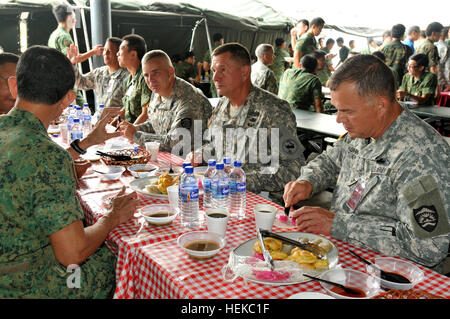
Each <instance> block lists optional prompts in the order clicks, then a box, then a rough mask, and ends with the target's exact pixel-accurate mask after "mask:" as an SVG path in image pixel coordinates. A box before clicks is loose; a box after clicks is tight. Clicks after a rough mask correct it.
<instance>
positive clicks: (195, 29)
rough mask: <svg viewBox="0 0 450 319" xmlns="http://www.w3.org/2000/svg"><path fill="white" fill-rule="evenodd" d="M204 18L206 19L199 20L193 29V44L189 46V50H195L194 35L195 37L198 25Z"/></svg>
mask: <svg viewBox="0 0 450 319" xmlns="http://www.w3.org/2000/svg"><path fill="white" fill-rule="evenodd" d="M203 20H205V18H203V19H201V20H198V21H197V22H196V23H195V26H194V28H193V29H192V36H191V45H190V46H189V51H193V50H194V37H195V32H196V31H197V28H198V26H199V25H200V24H201V23H202V22H203Z"/></svg>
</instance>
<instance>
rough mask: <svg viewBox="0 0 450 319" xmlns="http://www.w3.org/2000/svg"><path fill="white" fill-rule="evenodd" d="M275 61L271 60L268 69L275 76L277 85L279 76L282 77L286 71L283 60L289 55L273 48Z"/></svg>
mask: <svg viewBox="0 0 450 319" xmlns="http://www.w3.org/2000/svg"><path fill="white" fill-rule="evenodd" d="M273 53H274V55H275V59H274V60H273V64H272V65H269V69H271V70H272V71H273V73H274V74H275V79H276V80H277V84H278V83H280V79H281V76H282V75H283V72H284V70H286V69H287V67H286V65H287V64H288V62H286V60H285V59H284V58H289V57H290V55H289V53H288V52H287V51H286V50H283V49H281V48H275V50H274V52H273Z"/></svg>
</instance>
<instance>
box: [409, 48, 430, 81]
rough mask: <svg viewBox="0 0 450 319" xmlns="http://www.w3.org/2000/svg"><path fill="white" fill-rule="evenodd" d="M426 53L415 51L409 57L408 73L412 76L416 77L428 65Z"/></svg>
mask: <svg viewBox="0 0 450 319" xmlns="http://www.w3.org/2000/svg"><path fill="white" fill-rule="evenodd" d="M428 63H429V60H428V55H426V54H423V53H415V54H413V55H412V56H410V57H409V61H408V67H407V68H408V73H409V74H411V75H412V76H415V77H418V76H420V75H421V74H422V72H423V71H424V70H425V69H426V68H427V67H428Z"/></svg>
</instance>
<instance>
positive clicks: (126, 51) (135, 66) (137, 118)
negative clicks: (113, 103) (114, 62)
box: [112, 34, 152, 125]
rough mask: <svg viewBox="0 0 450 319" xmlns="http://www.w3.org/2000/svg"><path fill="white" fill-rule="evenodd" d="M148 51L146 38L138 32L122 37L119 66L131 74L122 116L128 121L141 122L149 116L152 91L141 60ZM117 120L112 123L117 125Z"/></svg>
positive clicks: (123, 100) (118, 53) (123, 99)
mask: <svg viewBox="0 0 450 319" xmlns="http://www.w3.org/2000/svg"><path fill="white" fill-rule="evenodd" d="M145 52H147V44H146V43H145V40H144V38H142V37H141V36H140V35H137V34H129V35H126V36H124V37H123V38H122V43H121V44H120V47H119V52H117V57H118V60H119V66H120V67H121V68H126V69H127V70H128V72H130V75H129V76H128V79H127V84H126V92H125V96H124V97H123V98H122V105H123V107H122V109H121V113H120V117H121V118H122V119H125V120H126V121H127V122H130V123H133V124H140V123H143V122H145V120H146V118H147V106H148V103H149V102H150V98H151V95H152V91H151V90H150V89H149V88H148V86H147V85H146V84H145V80H144V76H143V75H142V65H141V60H142V58H143V56H144V54H145ZM116 123H117V120H115V121H114V122H113V123H112V124H113V125H115V124H116Z"/></svg>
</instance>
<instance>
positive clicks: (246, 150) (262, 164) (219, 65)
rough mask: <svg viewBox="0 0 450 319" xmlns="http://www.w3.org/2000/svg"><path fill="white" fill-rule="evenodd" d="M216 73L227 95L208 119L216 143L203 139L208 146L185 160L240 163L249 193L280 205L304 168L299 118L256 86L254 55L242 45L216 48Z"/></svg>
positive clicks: (220, 85)
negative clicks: (287, 185) (289, 184)
mask: <svg viewBox="0 0 450 319" xmlns="http://www.w3.org/2000/svg"><path fill="white" fill-rule="evenodd" d="M212 69H213V71H214V82H215V84H216V87H217V90H218V93H219V94H220V95H223V97H222V98H221V99H220V101H219V103H218V105H217V106H216V107H215V108H214V110H213V114H212V116H211V118H210V120H209V125H208V128H209V129H208V132H209V134H210V135H209V136H208V135H207V134H206V133H205V135H206V136H207V137H211V136H212V137H213V140H211V139H208V138H205V144H204V145H203V146H202V147H201V148H199V149H197V150H196V152H195V153H191V154H189V155H188V157H187V158H186V160H188V161H190V162H191V163H192V165H194V166H197V165H199V164H200V163H202V161H204V162H207V161H208V159H210V158H216V160H221V159H222V157H223V156H229V157H232V158H235V159H239V160H241V161H242V162H243V166H242V167H243V169H244V170H245V173H246V174H247V189H248V190H249V191H251V192H254V193H260V192H263V191H265V192H269V196H270V197H271V199H272V200H274V201H276V202H279V203H281V196H282V193H283V187H284V184H285V183H287V182H288V181H290V180H292V178H294V176H295V174H297V172H299V171H300V167H301V166H302V165H303V164H304V156H303V150H304V148H303V146H302V145H301V144H300V142H299V140H298V138H297V135H296V121H295V115H294V114H293V113H292V111H291V109H290V107H289V104H288V103H287V102H285V101H283V100H281V99H279V98H278V97H277V96H275V95H273V94H271V93H269V92H267V91H265V90H262V89H260V88H258V87H255V86H253V85H252V82H251V79H250V73H251V59H250V53H249V52H248V50H247V49H246V48H245V47H244V46H242V45H241V44H239V43H228V44H224V45H222V46H220V47H218V48H216V49H215V50H214V52H213V59H212ZM247 134H248V135H247ZM277 135H278V139H277ZM220 136H221V137H223V138H220ZM225 137H226V138H225ZM258 139H259V141H258ZM213 151H215V154H213ZM223 151H225V153H224V152H223ZM256 153H258V154H256ZM266 154H268V155H266ZM266 156H267V158H265V157H266Z"/></svg>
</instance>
